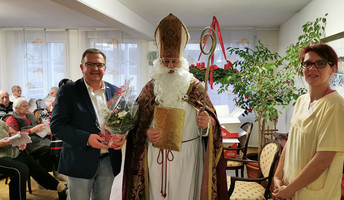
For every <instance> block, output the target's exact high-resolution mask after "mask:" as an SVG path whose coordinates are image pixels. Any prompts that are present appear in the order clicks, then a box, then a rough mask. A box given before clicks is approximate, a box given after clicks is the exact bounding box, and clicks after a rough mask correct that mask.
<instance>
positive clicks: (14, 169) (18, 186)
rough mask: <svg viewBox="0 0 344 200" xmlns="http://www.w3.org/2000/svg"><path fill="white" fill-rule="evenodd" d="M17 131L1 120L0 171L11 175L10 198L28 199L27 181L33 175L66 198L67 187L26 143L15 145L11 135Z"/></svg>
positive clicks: (17, 199) (61, 197) (39, 181)
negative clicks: (30, 154) (35, 158)
mask: <svg viewBox="0 0 344 200" xmlns="http://www.w3.org/2000/svg"><path fill="white" fill-rule="evenodd" d="M10 133H11V134H13V133H15V131H14V130H13V129H11V128H10V127H8V126H7V125H6V124H5V122H3V121H1V120H0V173H2V174H6V175H8V176H10V178H11V182H10V183H9V187H10V195H9V196H10V200H21V199H26V181H27V180H28V178H30V176H32V177H33V178H34V179H35V180H36V181H37V182H38V183H39V184H40V185H41V186H43V187H44V188H46V189H49V190H57V191H58V196H59V199H66V197H67V194H66V193H67V187H66V185H65V184H63V183H59V182H58V181H57V180H56V179H55V178H54V177H52V176H51V175H50V174H49V173H48V172H47V171H46V170H45V169H44V168H43V167H42V166H40V165H39V164H38V163H37V162H36V161H35V160H33V159H32V158H31V157H30V156H29V155H28V154H27V153H26V151H23V150H25V148H26V144H22V145H19V146H18V147H16V146H15V147H13V146H12V145H11V140H9V135H10Z"/></svg>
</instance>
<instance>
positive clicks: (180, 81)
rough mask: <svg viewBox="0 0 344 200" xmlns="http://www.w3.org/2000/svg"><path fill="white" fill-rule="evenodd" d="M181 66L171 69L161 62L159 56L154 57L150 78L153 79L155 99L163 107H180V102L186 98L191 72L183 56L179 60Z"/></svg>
mask: <svg viewBox="0 0 344 200" xmlns="http://www.w3.org/2000/svg"><path fill="white" fill-rule="evenodd" d="M180 62H181V63H180V64H181V67H180V68H174V69H173V70H174V71H175V73H173V74H170V73H168V72H169V71H170V70H171V69H170V68H168V67H164V66H163V65H162V64H161V58H158V59H156V60H155V61H154V62H153V64H154V69H153V74H152V78H153V79H154V95H155V101H156V102H157V103H158V104H159V105H161V106H164V107H171V108H182V102H183V101H185V100H186V99H187V95H186V93H187V91H188V89H189V86H190V81H191V79H192V78H193V74H191V73H190V72H189V64H188V62H187V60H186V59H185V58H181V60H180Z"/></svg>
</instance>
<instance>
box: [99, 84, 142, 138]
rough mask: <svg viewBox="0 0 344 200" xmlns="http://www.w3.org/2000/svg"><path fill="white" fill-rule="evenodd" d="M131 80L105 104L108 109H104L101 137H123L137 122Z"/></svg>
mask: <svg viewBox="0 0 344 200" xmlns="http://www.w3.org/2000/svg"><path fill="white" fill-rule="evenodd" d="M130 82H131V80H128V81H126V82H125V84H124V85H123V86H122V87H120V88H119V89H118V90H117V92H116V93H115V95H114V96H113V97H112V98H111V100H110V101H108V102H107V105H108V108H105V109H104V112H105V116H106V117H105V122H104V125H103V128H102V132H101V133H100V135H101V136H103V137H105V138H106V139H110V138H111V137H112V136H115V135H117V136H118V137H125V136H126V134H127V133H128V131H129V130H131V129H132V128H133V127H134V126H135V125H136V122H137V114H138V113H137V111H138V104H137V103H136V102H135V100H136V97H135V95H134V94H133V90H132V88H131V87H130Z"/></svg>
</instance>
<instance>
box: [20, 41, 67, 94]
mask: <svg viewBox="0 0 344 200" xmlns="http://www.w3.org/2000/svg"><path fill="white" fill-rule="evenodd" d="M64 49H65V47H64V43H63V42H47V43H43V42H38V43H34V42H26V54H25V61H26V62H25V70H24V71H26V72H27V73H26V77H25V79H24V80H26V81H25V82H24V85H26V90H27V94H26V95H27V96H26V97H27V99H30V98H34V99H41V98H43V97H45V96H46V95H47V94H48V92H49V90H50V88H51V87H54V86H55V87H56V86H57V85H58V82H59V81H60V80H61V79H63V78H64V77H65V51H64Z"/></svg>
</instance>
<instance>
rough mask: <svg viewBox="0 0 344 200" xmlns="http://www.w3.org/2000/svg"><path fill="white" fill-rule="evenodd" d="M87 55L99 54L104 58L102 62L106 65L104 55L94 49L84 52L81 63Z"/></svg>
mask: <svg viewBox="0 0 344 200" xmlns="http://www.w3.org/2000/svg"><path fill="white" fill-rule="evenodd" d="M87 54H101V55H102V56H103V57H104V61H105V63H106V56H105V54H104V53H103V52H101V51H100V50H99V49H94V48H91V49H86V51H85V52H84V53H83V54H82V57H81V63H83V62H84V59H85V57H86V55H87Z"/></svg>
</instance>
